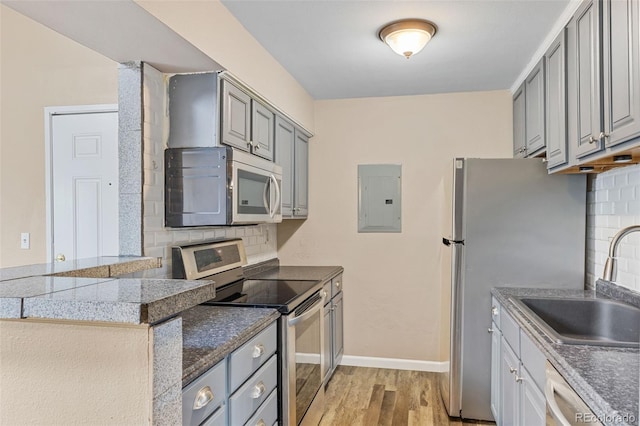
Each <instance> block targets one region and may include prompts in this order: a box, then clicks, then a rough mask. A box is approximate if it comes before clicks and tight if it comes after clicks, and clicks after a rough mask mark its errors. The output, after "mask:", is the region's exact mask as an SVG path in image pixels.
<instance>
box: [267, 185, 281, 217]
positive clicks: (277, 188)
mask: <svg viewBox="0 0 640 426" xmlns="http://www.w3.org/2000/svg"><path fill="white" fill-rule="evenodd" d="M269 179H270V180H271V182H273V187H274V188H275V190H276V200H275V205H274V206H273V211H272V210H271V208H269V216H271V217H273V216H274V215H275V214H276V212H277V211H278V206H279V205H280V186H278V180H277V179H276V177H275V176H274V175H271V176H269Z"/></svg>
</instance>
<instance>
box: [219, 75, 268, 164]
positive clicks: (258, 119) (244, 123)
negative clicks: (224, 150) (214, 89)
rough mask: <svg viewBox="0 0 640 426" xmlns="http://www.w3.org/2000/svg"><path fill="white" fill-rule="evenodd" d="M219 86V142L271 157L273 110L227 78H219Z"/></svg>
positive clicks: (264, 156)
mask: <svg viewBox="0 0 640 426" xmlns="http://www.w3.org/2000/svg"><path fill="white" fill-rule="evenodd" d="M220 86H221V90H220V96H221V113H220V128H221V130H220V133H221V135H220V142H221V143H222V144H224V145H229V146H232V147H235V148H238V149H241V150H243V151H248V152H251V153H253V154H255V155H258V156H260V157H263V158H266V159H267V160H273V147H274V138H275V114H274V113H273V111H272V110H271V109H270V108H269V107H267V106H266V105H265V104H263V103H262V102H260V101H258V100H256V99H254V98H252V96H251V95H250V94H249V91H248V90H244V89H242V88H241V87H238V86H236V85H235V84H233V83H232V82H230V81H229V80H226V79H224V78H222V79H221V81H220Z"/></svg>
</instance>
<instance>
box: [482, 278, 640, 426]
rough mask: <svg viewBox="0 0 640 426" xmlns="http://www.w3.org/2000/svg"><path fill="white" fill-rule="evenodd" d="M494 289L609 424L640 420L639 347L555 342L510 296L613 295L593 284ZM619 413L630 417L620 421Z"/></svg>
mask: <svg viewBox="0 0 640 426" xmlns="http://www.w3.org/2000/svg"><path fill="white" fill-rule="evenodd" d="M599 284H600V283H599ZM491 292H492V294H493V295H494V296H495V297H496V299H497V300H498V302H500V304H501V305H502V306H503V307H504V308H505V309H506V310H507V311H508V312H509V314H510V315H511V316H512V317H513V318H514V320H515V321H516V322H517V323H518V324H519V325H520V327H521V329H522V330H524V332H525V333H527V335H529V337H531V339H532V341H533V342H534V343H535V344H536V345H537V346H538V348H539V349H540V350H541V351H542V352H543V353H544V355H545V356H546V358H547V359H548V360H549V362H550V363H551V364H552V365H553V366H554V367H555V368H556V370H558V372H559V373H560V374H561V375H562V376H563V377H564V379H565V380H566V381H567V383H569V385H571V387H572V388H573V389H574V390H575V391H576V393H577V394H578V395H579V396H580V397H581V398H582V399H583V400H584V402H585V403H586V404H587V405H588V406H589V408H590V409H591V410H592V411H593V413H594V414H595V415H596V416H598V418H600V419H602V420H604V421H603V423H604V424H605V426H608V425H614V424H615V425H617V426H620V425H634V426H636V425H638V403H639V401H638V388H639V382H640V379H639V370H640V350H639V349H637V348H616V347H606V346H590V345H571V344H560V343H556V342H555V341H553V340H552V339H550V338H549V337H548V336H547V335H546V334H545V333H544V332H543V331H542V330H540V329H539V328H538V327H537V326H536V325H535V324H533V323H532V322H531V321H529V320H528V318H527V316H526V315H525V314H523V313H522V312H521V310H520V309H519V308H518V306H516V305H515V304H514V303H512V302H511V300H510V298H512V297H513V298H521V297H550V298H552V297H570V298H600V297H603V298H609V297H607V296H605V295H603V294H600V293H598V294H596V292H595V291H593V290H584V291H583V290H551V289H526V288H494V289H492V291H491ZM617 415H620V416H622V418H623V419H626V421H622V422H620V421H617V420H619V419H617V418H616V417H615V416H617Z"/></svg>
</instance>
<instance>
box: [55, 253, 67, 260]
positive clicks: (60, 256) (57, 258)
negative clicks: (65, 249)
mask: <svg viewBox="0 0 640 426" xmlns="http://www.w3.org/2000/svg"><path fill="white" fill-rule="evenodd" d="M65 260H66V258H65V257H64V254H62V253H60V254H59V255H57V256H56V262H64V261H65Z"/></svg>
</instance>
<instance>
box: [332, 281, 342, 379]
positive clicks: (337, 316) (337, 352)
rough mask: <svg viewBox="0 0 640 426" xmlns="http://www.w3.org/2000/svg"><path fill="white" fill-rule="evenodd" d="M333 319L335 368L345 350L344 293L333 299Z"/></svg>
mask: <svg viewBox="0 0 640 426" xmlns="http://www.w3.org/2000/svg"><path fill="white" fill-rule="evenodd" d="M331 304H332V305H333V306H332V311H331V313H332V321H333V324H332V326H333V341H332V345H331V350H332V355H333V369H335V368H336V367H337V366H338V365H339V364H340V360H341V359H342V354H343V352H344V310H343V304H342V293H340V294H338V295H337V296H336V297H334V298H333V299H332V300H331Z"/></svg>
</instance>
